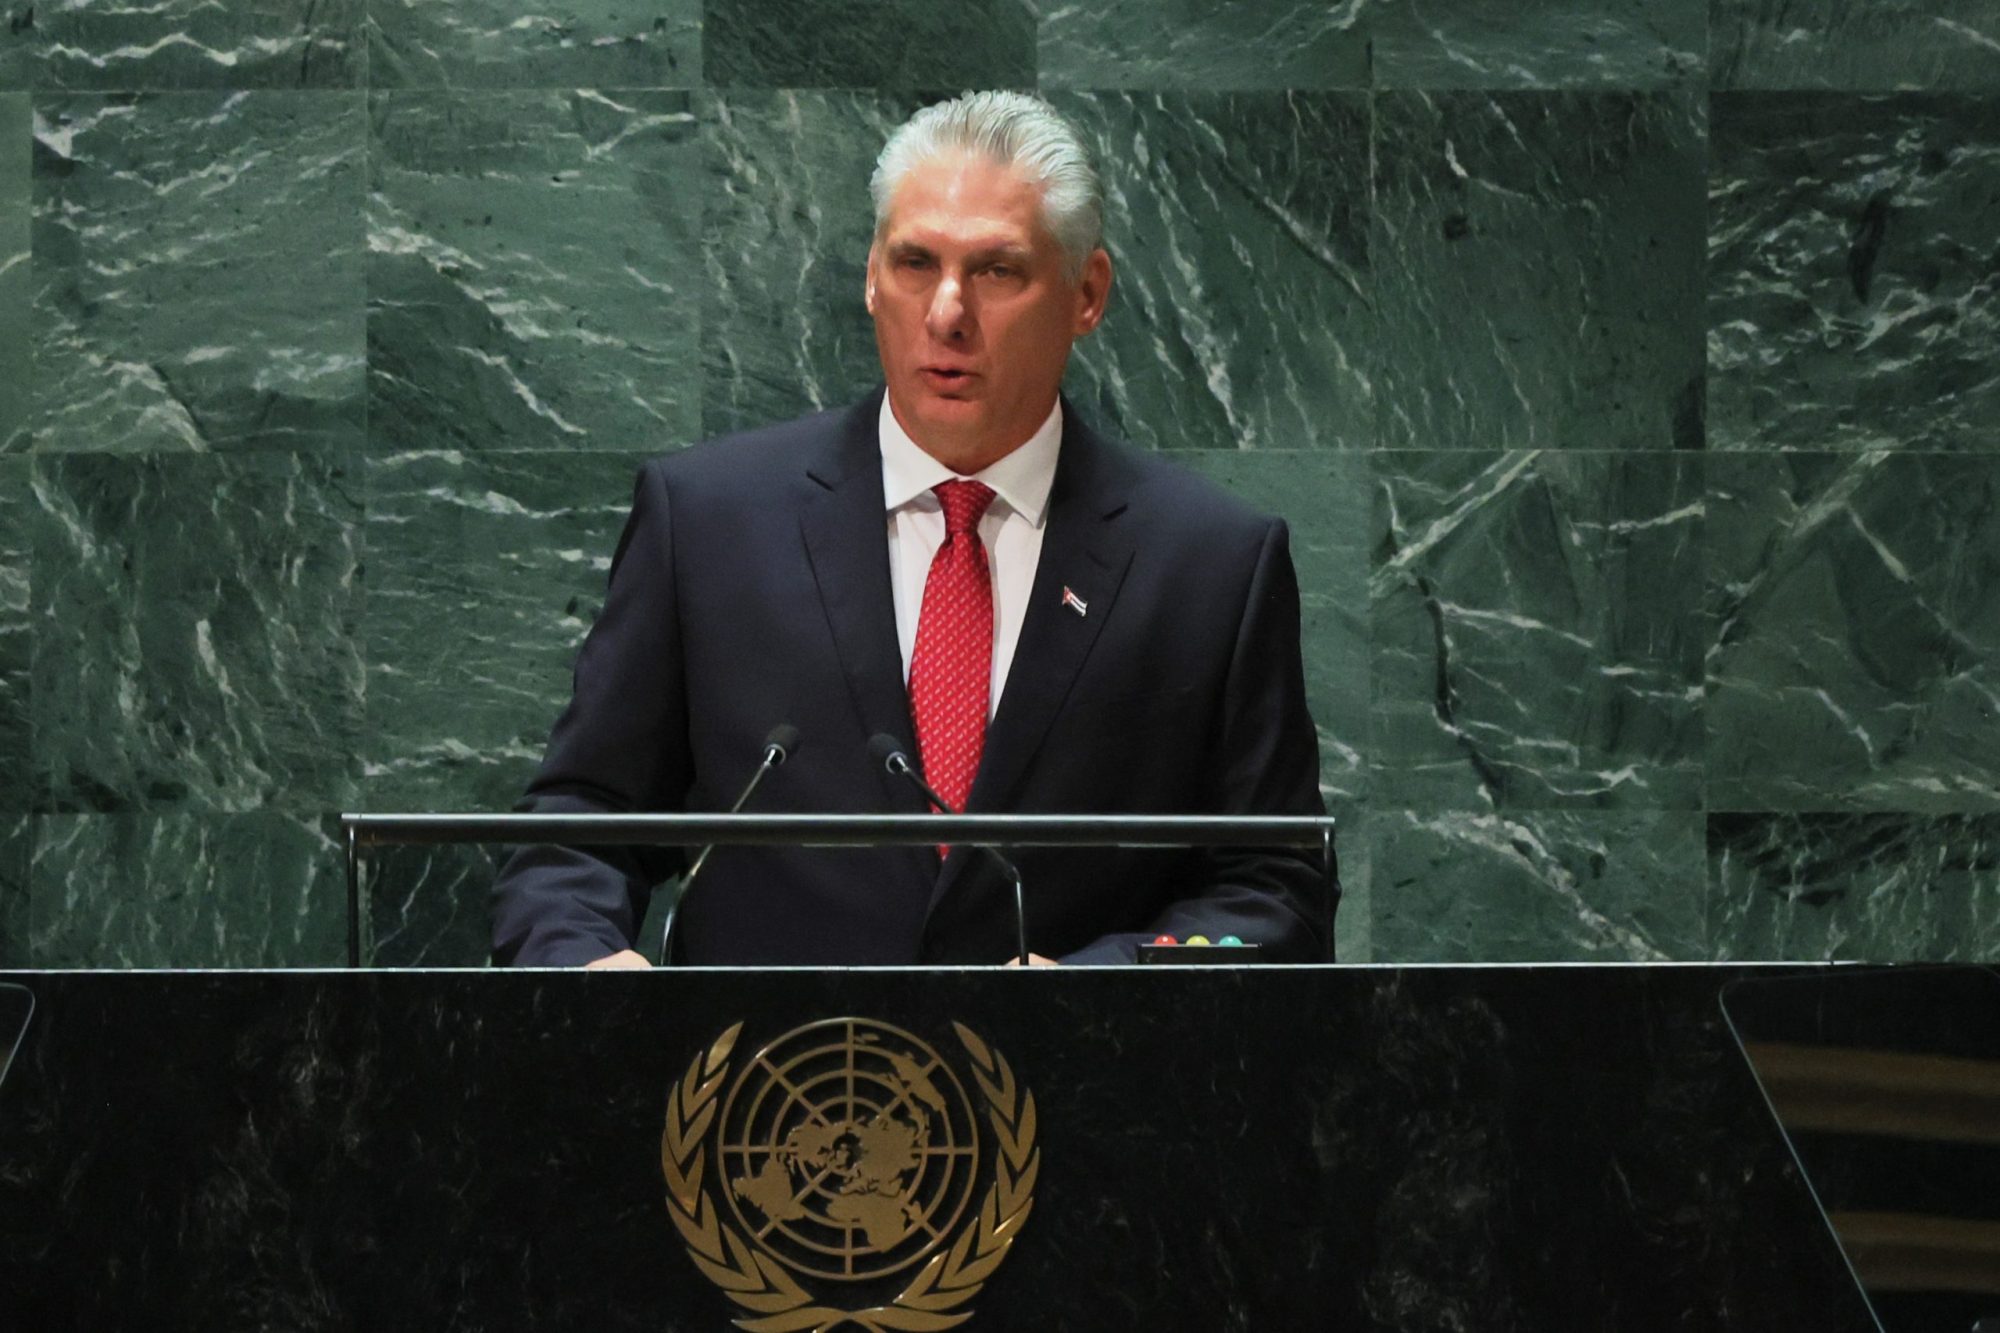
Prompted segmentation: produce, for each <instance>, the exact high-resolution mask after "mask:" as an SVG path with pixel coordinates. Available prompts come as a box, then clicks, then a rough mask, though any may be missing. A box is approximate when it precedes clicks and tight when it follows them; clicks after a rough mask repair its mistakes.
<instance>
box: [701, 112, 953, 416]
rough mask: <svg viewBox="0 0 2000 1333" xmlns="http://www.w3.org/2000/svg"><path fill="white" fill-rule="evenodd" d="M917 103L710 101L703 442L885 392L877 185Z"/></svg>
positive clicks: (706, 115) (704, 251)
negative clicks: (869, 286) (873, 270)
mask: <svg viewBox="0 0 2000 1333" xmlns="http://www.w3.org/2000/svg"><path fill="white" fill-rule="evenodd" d="M919 105H921V103H919V102H918V101H916V100H915V99H913V98H901V97H893V96H876V95H873V94H868V93H841V92H814V91H803V92H775V93H765V92H746V93H734V94H731V95H730V96H728V97H726V98H721V99H715V100H712V101H710V102H709V103H708V105H707V108H706V110H705V113H704V119H705V131H706V135H707V150H708V154H709V167H708V171H709V176H710V181H709V189H708V197H707V201H706V223H705V226H704V229H703V241H702V247H703V249H702V257H703V264H704V268H705V270H706V278H707V286H706V291H705V294H704V297H703V305H702V321H701V322H702V345H703V349H704V350H703V355H702V367H703V371H704V377H703V385H702V429H703V432H704V433H705V434H708V435H719V434H723V433H725V432H728V431H732V430H741V429H745V428H748V427H752V426H760V425H765V424H768V423H770V422H773V421H784V420H787V419H789V418H791V417H795V416H800V415H803V414H804V413H807V412H815V411H819V410H821V409H823V408H828V407H835V406H839V405H841V404H844V403H848V402H852V401H853V400H854V399H856V398H858V397H860V396H861V395H862V394H863V393H865V392H867V391H868V390H869V389H870V388H872V387H873V386H874V385H876V384H877V383H879V382H880V381H881V378H882V366H881V361H880V360H879V359H878V358H877V356H876V353H875V329H874V326H873V325H872V324H871V323H870V322H869V319H868V312H867V309H866V308H865V307H864V306H863V304H862V291H863V286H864V283H865V281H866V271H867V262H868V242H869V239H870V237H871V236H872V235H873V234H874V229H875V223H874V206H873V204H871V203H870V202H869V198H868V176H869V173H870V172H871V171H873V170H874V166H875V157H876V155H877V154H878V153H880V152H881V151H882V145H883V144H884V143H886V142H888V138H889V135H890V134H891V133H892V132H893V131H894V130H895V128H896V126H898V125H900V124H901V123H902V122H903V121H904V120H905V119H907V118H908V117H909V116H910V114H911V113H912V112H914V111H916V109H917V108H918V106H919Z"/></svg>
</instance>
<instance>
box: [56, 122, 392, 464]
mask: <svg viewBox="0 0 2000 1333" xmlns="http://www.w3.org/2000/svg"><path fill="white" fill-rule="evenodd" d="M365 133H366V124H365V122H364V119H363V106H362V100H361V94H359V93H286V92H250V93H232V94H227V95H221V94H215V93H166V94H158V95H147V96H137V97H134V96H111V97H96V96H85V95H61V96H53V97H47V98H42V99H39V100H38V101H37V103H36V107H35V165H34V207H35V218H34V253H35V263H34V274H35V287H36V294H35V309H34V332H35V361H34V376H35V382H34V390H35V395H34V397H35V403H36V407H37V410H36V412H35V414H34V416H33V418H32V420H33V425H34V430H35V432H36V440H35V446H36V448H37V449H39V450H43V451H62V450H90V451H95V452H112V451H117V452H151V451H186V450H211V449H255V448H270V449H284V450H300V449H340V448H351V447H356V446H358V445H359V444H360V441H361V418H362V410H363V397H362V391H363V347H364V344H363V338H364V334H363V305H362V282H363V269H362V236H363V230H362V217H361V191H362V172H361V163H362V155H363V153H362V150H363V145H364V137H363V136H364V135H365Z"/></svg>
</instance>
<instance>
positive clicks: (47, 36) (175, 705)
mask: <svg viewBox="0 0 2000 1333" xmlns="http://www.w3.org/2000/svg"><path fill="white" fill-rule="evenodd" d="M974 85H978V86H1007V87H1028V88H1040V89H1041V90H1043V91H1044V92H1045V93H1046V94H1047V95H1048V96H1050V97H1051V98H1052V99H1053V100H1055V101H1056V102H1057V103H1058V104H1059V105H1061V106H1062V107H1063V108H1064V109H1065V110H1066V111H1067V112H1069V113H1070V114H1071V115H1073V116H1074V117H1075V119H1076V120H1077V122H1078V124H1079V125H1080V126H1081V127H1082V129H1083V132H1084V133H1085V134H1086V135H1087V136H1088V137H1089V138H1090V139H1091V141H1092V142H1093V143H1094V144H1095V145H1096V146H1097V147H1098V149H1099V150H1100V152H1101V153H1102V155H1103V157H1104V159H1105V163H1106V173H1107V179H1108V181H1109V184H1110V187H1111V194H1110V210H1109V211H1110V219H1109V221H1110V227H1111V245H1112V248H1113V251H1114V253H1115V256H1116V260H1117V264H1118V285H1117V288H1116V291H1115V293H1114V310H1113V314H1112V317H1111V320H1110V322H1109V323H1108V324H1107V326H1106V328H1105V329H1104V330H1103V331H1102V333H1101V334H1100V335H1099V336H1098V337H1097V338H1095V339H1093V340H1091V341H1090V342H1089V343H1088V344H1086V345H1085V346H1084V348H1083V349H1082V351H1081V354H1080V355H1079V357H1078V359H1077V362H1076V364H1075V366H1074V368H1073V373H1072V376H1071V382H1070V391H1071V393H1072V395H1073V396H1074V398H1075V399H1076V400H1077V401H1078V402H1079V403H1081V404H1082V405H1083V406H1084V408H1085V409H1086V410H1087V411H1089V412H1090V413H1091V414H1092V415H1094V416H1096V417H1098V418H1099V419H1101V420H1102V421H1104V422H1105V423H1107V424H1109V425H1111V426H1112V427H1114V428H1115V429H1117V430H1119V431H1122V432H1123V433H1124V434H1126V435H1127V436H1129V437H1131V438H1132V439H1134V440H1136V441H1138V442H1140V443H1141V444H1143V445H1145V446H1147V447H1150V448H1156V449H1163V450H1172V451H1174V452H1175V453H1176V454H1177V455H1178V456H1179V457H1180V458H1181V459H1182V460H1183V461H1185V462H1186V464H1187V465H1188V466H1190V467H1193V468H1196V469H1198V470H1200V471H1202V472H1204V473H1207V474H1208V475H1210V476H1213V477H1215V478H1216V479H1218V480H1220V481H1221V482H1223V483H1224V484H1225V485H1227V486H1230V487H1231V488H1233V489H1235V490H1237V491H1239V492H1241V493H1243V494H1244V495H1246V496H1248V497H1250V498H1251V499H1252V500H1253V501H1255V502H1256V503H1258V504H1260V505H1263V506H1266V507H1268V508H1271V509H1275V510H1277V511H1279V512H1281V513H1283V514H1284V515H1285V516H1286V517H1287V518H1288V519H1289V520H1290V521H1291V523H1292V525H1293V528H1294V532H1295V538H1294V547H1295V551H1296V554H1297V559H1298V564H1299V570H1300V575H1301V580H1302V584H1303V593H1304V611H1305V626H1306V645H1307V657H1308V674H1309V681H1310V688H1311V692H1312V704H1313V709H1314V713H1315V716H1316V718H1317V720H1318V723H1319V729H1320V736H1321V743H1322V751H1323V754H1324V782H1325V786H1326V790H1327V793H1328V796H1329V799H1330V800H1331V801H1332V803H1333V805H1334V808H1335V809H1336V810H1337V811H1338V812H1339V813H1340V814H1341V815H1342V816H1343V817H1344V818H1345V820H1346V826H1345V834H1344V839H1343V847H1344V865H1345V868H1346V873H1347V880H1348V883H1349V888H1350V893H1349V900H1348V903H1347V906H1346V908H1345V910H1344V912H1343V916H1342V921H1341V943H1342V949H1343V953H1344V955H1345V956H1346V957H1348V958H1352V959H1368V958H1373V959H1376V960H1384V961H1390V960H1430V959H1454V960H1455V959H1590V960H1601V959H1710V958H1714V959H1723V958H1727V959H1743V958H1823V957H1839V958H1971V957H1984V958H1993V957H1996V956H2000V760H1996V758H1995V756H2000V9H1996V7H1995V5H1994V3H1993V0H1925V2H1924V3H1918V2H1917V0H1890V2H1888V3H1883V2H1881V0H1870V2H1868V3H1863V0H1812V2H1809V3H1799V2H1798V0H1783V2H1780V0H1643V2H1642V0H1524V2H1523V3H1520V4H1516V5H1511V6H1495V5H1492V4H1488V3H1483V2H1482V0H1423V3H1417V0H1318V2H1317V3H1300V2H1299V0H1240V3H1236V4H1232V5H1228V6H1220V5H1214V4H1197V3H1193V2H1192V0H1144V3H1141V0H965V2H964V3H957V4H949V5H940V4H936V3H933V2H932V0H921V2H920V0H865V3H864V2H863V0H795V2H792V3H787V2H785V0H706V3H705V4H704V3H702V0H649V2H648V3H637V4H633V3H617V4H613V3H608V0H563V2H561V3H554V4H550V5H541V6H536V5H521V4H503V3H499V2H498V0H455V2H454V3H451V4H439V3H431V2H430V0H253V2H251V3H244V4H231V5H216V4H212V3H202V2H201V0H159V3H154V4H150V5H147V6H143V7H134V6H128V5H114V4H109V3H102V2H101V0H71V2H70V3H66V4H62V5H49V4H29V3H27V2H26V0H0V775H4V776H0V966H21V965H30V966H57V967H70V966H159V965H174V966H206V965H252V964H259V965H261V964H324V963H333V962H337V961H338V960H339V958H340V954H341V942H342V931H343V926H344V920H343V916H344V913H343V909H342V903H341V891H340V880H341V876H340V867H339V858H338V855H337V839H336V833H335V826H334V825H333V824H332V823H331V822H330V818H329V817H330V816H331V815H332V814H333V813H334V812H336V811H339V810H341V809H352V808H367V809H381V810H415V809H426V808H429V809H447V810H469V809H494V808H501V807H504V806H505V805H507V804H508V803H509V802H510V801H511V800H512V799H513V797H514V795H515V793H516V792H517V790H518V788H519V787H520V785H521V783H522V781H523V780H524V778H525V777H526V775H527V773H528V771H529V770H530V768H531V766H532V765H533V763H534V760H535V757H536V755H537V753H538V751H539V749H540V745H541V742H542V739H543V736H544V734H545V733H546V729H547V727H548V724H549V722H550V720H551V719H552V718H553V716H554V713H555V711H556V709H557V708H558V707H559V705H560V703H561V701H562V699H563V697H564V695H565V692H566V689H567V665H568V660H569V656H570V654H571V653H572V652H573V651H574V648H575V645H576V644H577V642H578V641H579V639H580V638H581V636H582V635H583V633H584V632H585V631H586V629H587V628H588V626H589V623H590V621H591V618H592V616H593V615H594V614H595V612H596V610H597V607H598V605H599V598H600V597H601V595H602V584H603V578H604V572H605V568H606V565H607V561H608V557H609V552H610V547H611V544H612V542H613V540H614V539H615V536H616V533H617V530H618V527H619V524H620V521H621V519H622V516H623V512H624V507H625V505H626V502H627V498H628V495H629V486H630V479H631V474H632V471H633V468H634V466H635V464H636V462H637V461H638V460H639V459H641V458H643V457H645V456H646V455H647V454H648V453H649V452H651V451H656V450H662V449H671V448H675V447H677V446H680V445H682V444H685V443H687V442H689V441H691V440H694V439H697V438H700V437H702V436H703V435H706V434H710V433H713V432H717V431H722V430H726V429H729V428H731V427H734V426H738V425H742V424H746V423H751V422H758V421H765V420H770V419H772V418H776V417H782V416H789V415H792V414H794V413H797V412H800V411H804V410H809V409H811V408H815V407H819V406H824V405H828V404H833V403H838V402H842V401H845V400H847V399H849V398H851V397H853V396H855V395H856V394H858V393H860V392H861V391H863V390H864V389H865V388H866V387H867V386H868V385H869V383H870V381H871V379H872V377H873V373H874V349H873V341H872V334H871V331H870V329H869V326H868V323H867V320H866V318H865V316H864V314H863V312H862V310H861V307H860V301H859V295H860V286H861V261H862V253H863V250H864V248H865V245H866V240H867V235H868V229H869V223H868V218H867V211H866V208H867V205H866V190H865V177H866V173H867V169H868V165H869V163H870V161H871V159H872V157H873V155H874V153H875V151H876V148H877V147H878V145H879V143H880V141H881V138H882V136H883V134H884V133H885V132H886V130H887V129H888V127H889V126H891V125H893V124H894V123H895V122H896V121H897V120H899V119H900V118H902V117H903V116H905V115H907V114H908V113H909V112H910V111H911V110H912V109H913V108H915V107H916V106H918V105H920V104H921V103H922V102H923V101H924V100H925V99H926V98H927V97H929V96H932V95H934V94H935V93H937V92H939V91H948V90H954V89H957V88H961V87H966V86H974ZM491 866H492V860H491V856H490V853H489V852H488V851H486V850H484V849H457V850H447V851H442V852H440V851H411V852H406V853H401V854H398V855H394V856H391V857H388V858H385V859H384V860H383V861H382V863H381V864H380V867H379V872H378V873H377V875H376V876H375V879H374V888H373V892H372V893H371V897H370V901H369V910H368V915H367V924H368V927H369V931H370V940H371V947H372V949H373V956H374V957H375V958H376V959H377V960H378V961H382V962H389V963H408V962H417V961H434V962H453V963H474V962H477V961H479V960H480V959H481V957H482V955H483V940H484V903H483V894H484V885H485V881H486V879H487V877H488V876H489V875H490V873H491Z"/></svg>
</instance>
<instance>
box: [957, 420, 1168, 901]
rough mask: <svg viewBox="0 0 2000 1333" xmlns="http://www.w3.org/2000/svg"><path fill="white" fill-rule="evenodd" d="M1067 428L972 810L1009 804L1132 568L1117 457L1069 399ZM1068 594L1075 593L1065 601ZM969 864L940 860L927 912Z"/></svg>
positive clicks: (994, 811)
mask: <svg viewBox="0 0 2000 1333" xmlns="http://www.w3.org/2000/svg"><path fill="white" fill-rule="evenodd" d="M1063 422H1064V425H1063V443H1062V451H1061V453H1060V454H1059V455H1058V458H1057V462H1056V476H1055V484H1054V486H1053V487H1052V489H1051V490H1050V492H1049V514H1048V530H1047V532H1045V533H1044V534H1043V537H1042V552H1041V557H1040V559H1039V560H1038V561H1037V562H1036V565H1035V581H1034V590H1033V591H1032V592H1031V593H1030V594H1029V598H1028V606H1027V612H1026V615H1025V616H1024V618H1023V620H1022V622H1021V637H1020V640H1019V641H1018V642H1017V643H1016V644H1015V646H1014V660H1013V662H1012V663H1011V664H1010V665H1009V667H1008V669H1007V686H1006V690H1005V692H1004V693H1003V694H1002V695H1001V697H1000V708H999V711H998V712H996V713H995V714H994V717H993V721H992V724H991V725H990V726H989V727H988V728H987V731H986V749H985V752H984V753H983V754H982V755H981V756H980V761H979V772H978V774H977V775H976V776H975V777H974V778H973V782H972V794H971V796H970V797H969V798H967V800H966V808H967V809H968V810H974V811H979V812H982V813H988V814H997V813H1000V812H1002V811H1005V810H1008V809H1011V808H1012V807H1013V805H1014V801H1015V798H1016V795H1017V792H1018V789H1019V787H1020V784H1021V781H1022V778H1023V777H1024V776H1025V775H1026V773H1027V770H1028V766H1029V763H1030V762H1031V761H1032V760H1033V759H1034V757H1035V754H1036V752H1037V751H1039V750H1040V749H1041V745H1042V740H1043V738H1044V737H1045V736H1047V734H1048V730H1049V726H1050V724H1051V723H1053V722H1054V721H1055V718H1056V715H1057V714H1058V713H1059V712H1061V710H1062V706H1063V703H1064V701H1065V700H1066V699H1067V698H1068V697H1069V693H1070V688H1071V686H1073V685H1074V684H1075V682H1076V677H1077V674H1078V673H1079V672H1080V671H1082V669H1083V664H1084V661H1085V659H1086V658H1088V657H1089V655H1090V649H1091V645H1092V644H1094V643H1096V642H1097V636H1098V633H1099V632H1100V631H1101V630H1102V628H1103V626H1104V623H1105V621H1107V620H1109V619H1110V618H1111V610H1112V606H1113V604H1114V603H1115V602H1116V601H1117V598H1118V590H1119V588H1120V587H1121V586H1122V585H1123V583H1124V581H1125V571H1126V569H1127V568H1128V567H1129V566H1130V565H1131V562H1132V547H1131V544H1130V542H1129V541H1128V540H1127V539H1126V537H1125V536H1124V534H1123V532H1122V531H1121V530H1120V526H1119V525H1118V524H1117V523H1115V522H1114V521H1113V520H1114V519H1116V518H1117V516H1118V515H1119V514H1120V513H1121V512H1123V510H1124V508H1125V504H1126V497H1127V492H1128V489H1129V483H1128V482H1127V479H1126V478H1125V476H1124V475H1123V471H1122V469H1120V468H1119V467H1118V466H1117V459H1116V455H1115V454H1114V453H1113V452H1112V450H1111V447H1110V446H1109V445H1107V444H1105V443H1104V442H1103V441H1101V440H1099V439H1097V438H1096V436H1095V435H1093V434H1092V433H1091V432H1090V430H1089V429H1088V428H1087V427H1085V426H1084V425H1083V424H1082V422H1080V421H1079V420H1078V419H1077V415H1076V412H1075V410H1074V409H1073V408H1071V407H1070V406H1069V405H1068V404H1067V403H1065V404H1064V406H1063ZM1065 593H1068V594H1072V596H1071V597H1068V598H1066V597H1065ZM1079 602H1080V603H1082V607H1081V609H1079V608H1078V607H1077V605H1076V603H1079ZM969 859H970V858H969V857H967V856H965V855H963V854H958V855H954V856H953V857H952V858H951V860H950V862H948V863H947V864H946V866H945V867H944V873H943V874H942V875H941V876H940V877H939V880H938V887H937V891H936V893H934V894H933V895H932V898H931V905H932V908H933V909H935V908H936V906H937V902H938V900H939V899H941V898H942V897H943V896H944V895H945V893H947V892H948V891H949V890H950V888H951V886H952V885H953V884H955V883H956V882H957V881H958V879H959V878H960V876H961V875H962V874H963V873H964V868H965V865H966V863H967V861H968V860H969Z"/></svg>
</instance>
